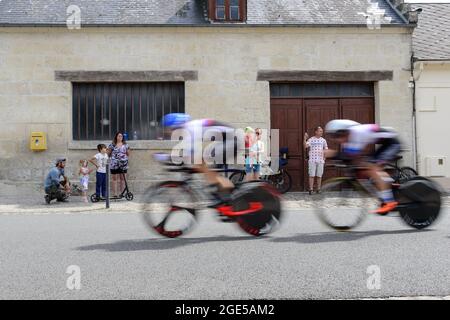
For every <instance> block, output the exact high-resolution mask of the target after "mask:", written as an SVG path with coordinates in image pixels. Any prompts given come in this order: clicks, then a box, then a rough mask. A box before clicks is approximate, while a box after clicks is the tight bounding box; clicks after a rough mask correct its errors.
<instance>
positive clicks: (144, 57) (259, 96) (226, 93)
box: [0, 27, 413, 184]
mask: <svg viewBox="0 0 450 320" xmlns="http://www.w3.org/2000/svg"><path fill="white" fill-rule="evenodd" d="M410 32H411V30H410V29H402V28H383V29H381V30H369V29H366V28H303V29H301V28H247V27H245V28H219V27H214V28H188V27H186V28H178V27H169V28H156V27H155V28H82V29H81V30H67V29H65V28H2V29H0V70H1V72H0V124H1V125H0V152H1V154H0V180H4V181H14V182H17V183H26V184H28V183H30V182H33V183H41V182H42V180H43V177H44V174H45V172H46V171H47V170H48V168H49V166H50V165H51V162H52V159H54V158H55V157H56V156H60V155H65V156H67V157H68V159H69V162H68V169H67V171H68V172H69V173H71V175H72V177H73V178H74V179H76V172H77V168H78V160H79V159H80V158H81V157H88V156H90V155H93V154H94V153H95V146H96V144H97V142H92V143H85V142H83V143H73V142H72V141H71V135H70V132H71V131H70V127H71V99H72V98H71V84H70V83H69V82H62V81H55V70H174V71H176V70H196V71H198V81H188V82H186V111H187V112H188V113H190V114H191V115H192V116H193V117H194V118H195V117H211V118H216V119H221V120H223V121H228V122H231V123H233V124H234V125H236V126H239V127H245V126H247V125H252V126H259V127H263V128H269V127H270V92H269V83H268V82H262V81H261V82H259V81H256V75H257V71H258V70H267V69H273V70H332V71H358V70H393V71H394V78H393V81H382V82H379V83H378V84H377V85H376V90H375V91H376V116H377V120H378V121H379V122H381V123H382V124H384V125H389V126H393V127H396V128H398V129H399V131H400V132H401V134H402V138H403V140H404V142H405V144H406V147H407V148H408V149H409V150H411V146H412V141H413V139H412V123H411V105H412V103H411V92H410V89H409V88H408V80H409V72H408V71H407V69H408V68H409V57H410V44H411V33H410ZM32 131H44V132H46V133H47V134H48V147H49V149H48V150H47V151H45V152H41V153H37V152H31V151H30V150H29V149H28V137H29V134H30V132H32ZM158 146H159V147H158ZM131 147H132V148H133V149H134V150H133V151H132V152H133V153H132V156H131V159H130V167H131V169H130V179H131V180H133V179H134V180H136V181H138V180H141V181H147V180H151V179H154V178H155V174H156V172H158V169H157V168H156V166H155V164H154V163H153V161H152V159H151V151H150V150H149V149H151V148H160V147H161V144H158V145H156V146H155V145H154V144H152V143H151V142H148V143H139V145H133V143H131ZM405 155H406V162H407V163H408V164H412V163H411V162H412V160H411V159H412V157H411V156H412V154H411V152H407V153H406V154H405ZM156 178H157V177H156Z"/></svg>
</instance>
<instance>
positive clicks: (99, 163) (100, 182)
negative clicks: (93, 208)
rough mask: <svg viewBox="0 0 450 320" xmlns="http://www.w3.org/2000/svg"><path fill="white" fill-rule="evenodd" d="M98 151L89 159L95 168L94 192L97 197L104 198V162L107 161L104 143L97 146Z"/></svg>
mask: <svg viewBox="0 0 450 320" xmlns="http://www.w3.org/2000/svg"><path fill="white" fill-rule="evenodd" d="M97 150H98V153H97V154H96V155H95V156H94V157H93V158H92V159H91V160H89V161H90V162H91V163H92V164H94V165H95V166H96V168H97V173H96V180H95V194H96V196H97V198H98V199H102V200H103V199H105V198H106V164H107V162H108V153H107V148H106V146H105V145H104V144H99V145H98V146H97Z"/></svg>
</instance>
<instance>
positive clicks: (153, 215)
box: [141, 181, 196, 238]
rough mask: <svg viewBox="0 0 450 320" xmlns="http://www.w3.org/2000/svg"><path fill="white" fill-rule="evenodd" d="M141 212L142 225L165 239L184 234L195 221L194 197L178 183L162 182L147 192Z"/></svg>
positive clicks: (184, 186)
mask: <svg viewBox="0 0 450 320" xmlns="http://www.w3.org/2000/svg"><path fill="white" fill-rule="evenodd" d="M141 211H142V217H143V220H144V223H145V224H146V225H147V226H148V227H150V228H151V229H152V230H154V231H156V232H157V233H159V234H160V235H162V236H164V237H167V238H176V237H179V236H181V235H184V234H186V233H187V232H189V231H190V230H191V229H192V228H193V226H194V225H195V221H196V210H195V197H194V196H193V194H192V192H191V191H190V189H189V188H188V187H187V186H186V184H185V183H184V182H180V181H167V182H163V183H161V184H159V185H157V186H156V187H154V188H150V189H149V190H147V192H146V193H145V196H144V204H143V205H142V209H141Z"/></svg>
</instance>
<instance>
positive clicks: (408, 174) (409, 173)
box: [398, 167, 418, 183]
mask: <svg viewBox="0 0 450 320" xmlns="http://www.w3.org/2000/svg"><path fill="white" fill-rule="evenodd" d="M417 176H418V173H417V171H416V170H414V169H413V168H411V167H402V168H401V169H400V172H399V175H398V182H399V183H405V182H406V181H408V180H411V179H412V178H414V177H417Z"/></svg>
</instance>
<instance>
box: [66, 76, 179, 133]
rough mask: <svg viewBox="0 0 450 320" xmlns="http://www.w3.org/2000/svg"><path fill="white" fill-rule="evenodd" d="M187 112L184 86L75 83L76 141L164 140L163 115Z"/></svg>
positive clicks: (73, 112) (74, 123)
mask: <svg viewBox="0 0 450 320" xmlns="http://www.w3.org/2000/svg"><path fill="white" fill-rule="evenodd" d="M171 112H184V83H179V82H175V83H166V82H164V83H152V82H142V83H137V82H136V83H135V82H124V83H73V99H72V124H73V125H72V133H73V140H111V139H112V138H113V136H114V134H115V133H116V132H117V131H122V132H124V133H127V135H128V139H129V140H155V139H162V137H163V128H162V127H161V125H160V121H161V118H162V116H163V115H165V114H167V113H171Z"/></svg>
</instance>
